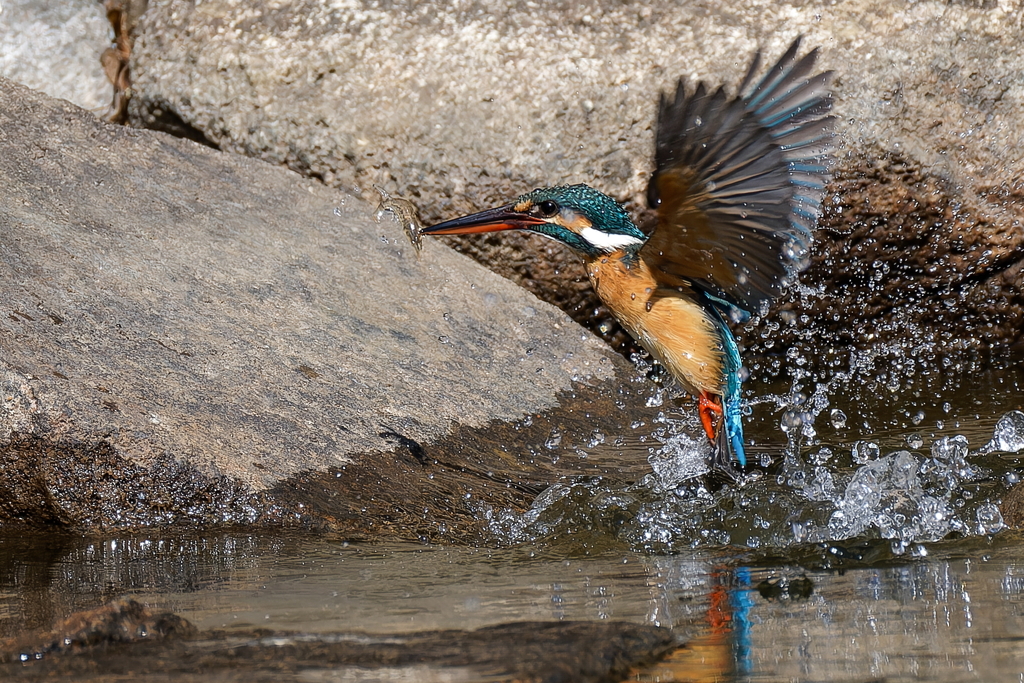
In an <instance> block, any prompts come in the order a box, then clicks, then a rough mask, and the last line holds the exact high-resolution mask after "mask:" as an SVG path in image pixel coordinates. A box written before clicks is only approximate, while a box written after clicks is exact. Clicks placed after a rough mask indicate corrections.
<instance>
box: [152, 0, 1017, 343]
mask: <svg viewBox="0 0 1024 683" xmlns="http://www.w3.org/2000/svg"><path fill="white" fill-rule="evenodd" d="M1021 17H1022V14H1021V12H1020V11H1019V7H1015V6H1011V5H1010V4H1009V3H1002V2H1000V3H947V2H939V1H925V2H895V3H893V2H887V1H886V2H881V1H879V0H863V1H861V2H849V3H840V4H831V5H828V6H827V7H826V6H822V5H819V4H814V3H810V4H808V3H804V2H770V1H768V0H758V1H757V2H753V3H743V4H735V3H723V2H716V1H713V0H712V1H705V2H700V1H695V2H687V3H684V4H682V5H680V4H679V3H676V2H670V1H669V0H656V1H655V2H645V3H637V4H632V3H620V2H611V1H607V0H603V1H602V2H599V3H597V4H593V3H591V4H589V5H586V6H581V5H576V4H574V3H560V4H551V3H546V4H541V5H536V4H534V3H521V2H488V3H476V4H473V3H470V4H461V5H457V6H438V5H435V4H429V3H428V4H424V3H415V2H408V1H399V2H393V3H386V4H384V5H380V4H378V3H369V2H348V3H333V4H331V3H320V2H311V1H309V0H286V1H285V2H276V3H255V4H254V3H250V2H241V0H212V1H211V2H203V3H202V4H193V3H191V2H188V1H187V0H171V1H169V2H164V3H159V4H157V5H156V6H154V7H153V8H151V9H150V11H149V12H148V14H147V15H146V16H145V17H144V19H143V23H142V25H141V28H140V35H139V38H138V42H137V45H136V49H135V53H134V57H133V59H134V63H133V69H134V74H135V79H136V86H137V89H138V91H139V97H138V98H137V100H136V106H137V109H136V113H135V116H136V120H137V121H138V122H140V123H142V124H144V125H159V124H160V121H161V120H162V117H163V118H165V117H167V116H168V115H169V114H174V115H176V116H179V117H180V118H181V119H183V120H184V121H185V122H186V123H187V124H189V125H191V126H192V127H194V129H196V131H198V132H201V133H202V134H203V135H205V137H206V138H207V139H208V140H209V141H211V142H212V143H214V144H216V145H217V146H219V147H220V148H222V149H225V150H230V151H236V152H241V153H244V154H248V155H252V156H257V157H260V158H263V159H266V160H268V161H271V162H273V163H277V164H283V165H287V166H289V167H291V168H293V169H296V170H298V171H300V172H302V173H304V174H306V175H310V176H313V177H317V178H321V179H323V180H324V181H325V182H326V183H327V184H329V185H340V186H346V187H352V186H355V187H359V188H361V189H363V190H364V191H366V190H368V189H369V186H370V185H371V184H372V183H381V184H386V185H388V186H390V187H391V188H392V189H398V190H399V191H400V192H402V193H405V194H408V195H411V196H414V197H418V198H419V199H420V200H421V206H422V207H423V210H424V212H425V214H426V216H427V218H428V219H436V218H441V217H450V216H452V215H454V214H457V213H460V212H466V211H470V210H473V209H477V208H481V207H483V206H486V205H491V204H493V203H495V202H500V201H506V200H507V199H508V198H509V197H513V196H515V195H517V194H518V193H520V192H522V191H523V190H525V189H529V188H532V187H534V186H535V185H540V184H554V183H563V182H564V183H568V182H587V183H590V184H593V185H595V186H596V187H598V188H600V189H602V190H605V191H608V192H610V193H612V194H613V195H615V196H616V197H618V198H620V199H622V200H625V201H627V202H628V203H630V204H631V205H633V206H634V207H635V206H638V205H640V204H641V203H642V201H641V197H642V194H643V190H644V186H645V184H646V181H647V178H648V176H649V172H650V169H651V161H650V159H651V147H652V137H653V125H652V124H653V117H654V103H655V99H656V96H657V93H658V92H659V91H660V90H664V89H666V88H668V87H671V86H672V85H673V84H674V81H675V79H676V77H678V76H680V75H687V76H689V77H691V78H703V79H706V80H708V81H710V82H712V83H722V82H724V83H735V82H736V81H737V80H738V78H739V76H740V75H741V74H742V72H743V70H744V69H745V67H746V65H747V64H748V62H749V59H750V56H751V54H752V53H753V52H754V51H755V49H757V48H758V47H761V48H762V49H763V50H764V52H765V53H766V55H767V56H768V57H769V58H774V57H775V56H777V55H779V54H780V53H781V52H782V51H783V50H784V49H785V47H786V46H787V44H788V43H789V42H790V41H791V40H792V39H793V37H794V36H796V35H797V34H799V33H803V34H805V35H806V41H805V44H806V45H808V46H810V45H821V46H823V48H824V52H823V55H822V60H821V64H822V66H823V67H825V68H832V69H835V70H836V72H837V78H836V80H835V92H836V96H837V100H836V112H837V114H838V116H839V119H840V122H839V126H838V128H839V132H840V143H839V152H838V165H837V169H836V171H837V172H836V178H837V180H836V182H835V183H834V184H833V186H832V187H831V188H830V192H829V195H828V199H827V201H826V209H827V215H826V216H825V218H824V220H823V225H824V226H825V227H826V228H829V229H831V230H832V231H833V232H828V231H824V232H823V233H822V236H821V239H820V241H819V246H818V250H817V252H816V255H815V265H814V267H813V268H812V270H811V272H810V273H808V275H807V276H806V278H805V282H807V283H808V284H811V285H814V286H816V287H819V288H820V290H821V293H819V294H817V295H815V297H812V298H811V299H808V300H805V301H803V302H800V303H799V306H798V308H799V309H800V311H801V312H807V313H810V314H811V318H812V319H811V321H810V322H809V323H808V325H809V330H808V331H809V333H810V336H812V337H815V338H816V337H817V333H818V332H830V333H834V334H835V338H836V339H837V340H840V341H867V342H871V343H877V342H878V341H880V340H882V339H887V338H888V339H895V340H901V341H911V342H913V343H914V344H921V343H923V342H930V343H932V344H933V345H935V346H937V347H942V348H949V347H950V346H962V347H968V348H985V347H1000V346H1003V345H1006V344H1012V343H1014V342H1015V341H1017V340H1019V339H1020V334H1021V333H1020V330H1021V329H1022V328H1024V298H1022V295H1021V289H1022V287H1021V285H1022V281H1024V275H1022V269H1024V259H1022V257H1021V249H1022V248H1024V230H1021V228H1020V223H1019V221H1020V219H1021V213H1022V210H1021V199H1020V191H1019V180H1018V179H1019V178H1020V177H1021V175H1022V174H1024V156H1022V155H1024V152H1022V150H1024V125H1022V119H1021V117H1020V116H1019V110H1020V104H1021V100H1022V98H1024V82H1022V80H1021V78H1020V74H1021V73H1022V72H1024V56H1022V55H1021V53H1020V50H1019V46H1020V44H1021V42H1022V40H1024V28H1022V18H1021ZM501 239H502V240H503V242H502V244H503V245H504V246H497V244H498V242H497V241H476V242H473V243H472V246H470V247H468V248H469V249H470V250H473V251H475V252H476V254H477V255H478V256H479V257H480V258H481V259H486V260H491V261H495V262H498V264H499V265H498V268H499V270H501V271H502V272H504V273H506V274H510V275H514V276H515V277H517V278H518V279H519V280H520V281H521V282H523V283H524V284H526V285H527V286H528V287H531V288H532V289H533V290H534V291H536V292H538V293H539V294H540V295H541V296H542V297H543V298H545V299H547V300H552V301H557V302H559V303H560V305H562V306H563V307H564V308H565V309H566V310H570V311H573V314H574V315H575V316H576V317H577V318H578V319H581V320H585V319H590V318H591V317H592V316H594V315H595V313H594V308H595V306H596V305H597V304H596V301H595V300H594V299H593V297H592V296H591V295H589V294H588V293H587V291H586V287H585V285H579V284H574V283H573V282H571V281H572V280H573V277H574V276H577V277H576V279H577V280H579V279H580V277H578V276H580V275H581V273H582V271H581V270H580V269H579V267H578V265H577V264H576V262H575V261H574V260H573V259H572V258H571V257H570V256H569V255H568V254H566V253H565V252H563V251H559V250H558V249H556V248H555V247H553V246H552V245H550V244H545V245H544V248H546V249H547V250H548V253H547V255H548V256H549V257H550V258H551V259H552V260H553V265H552V263H551V262H545V259H534V258H530V257H529V256H524V253H526V252H528V251H530V250H532V249H533V248H536V245H527V244H524V243H523V242H522V241H519V242H516V241H515V238H510V237H509V236H508V235H502V236H501ZM509 239H512V242H509V241H508V240H509ZM509 244H511V246H508V245H509ZM559 271H562V272H559ZM566 276H568V277H566ZM566 280H569V281H570V282H569V283H568V284H567V283H566ZM596 317H597V318H598V319H600V318H601V317H602V314H601V313H600V311H598V312H597V313H596ZM866 319H867V321H868V322H865V320H866Z"/></svg>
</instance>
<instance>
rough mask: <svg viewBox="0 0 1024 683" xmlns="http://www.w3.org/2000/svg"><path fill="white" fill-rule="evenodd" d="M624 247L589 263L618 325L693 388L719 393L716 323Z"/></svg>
mask: <svg viewBox="0 0 1024 683" xmlns="http://www.w3.org/2000/svg"><path fill="white" fill-rule="evenodd" d="M623 256H624V253H623V252H615V253H612V254H608V255H605V256H599V257H597V258H595V259H593V260H591V261H589V262H588V263H587V274H588V275H589V276H590V281H591V283H593V285H594V289H595V290H597V295H598V296H599V297H601V300H602V301H604V302H605V304H606V305H607V306H608V307H609V308H610V309H612V313H614V314H615V317H616V318H618V320H619V322H620V323H622V326H623V327H625V328H626V330H627V331H628V332H629V333H630V334H631V335H633V338H634V339H636V340H637V341H638V342H640V344H641V345H642V346H643V347H644V348H645V349H647V351H648V352H649V353H650V354H651V355H653V356H654V357H655V358H657V359H658V361H659V362H661V364H662V365H664V366H665V367H666V368H667V369H668V371H669V372H670V373H672V376H673V377H675V378H676V380H677V381H678V382H679V383H680V384H681V385H682V386H683V388H684V389H686V390H687V391H689V392H690V393H692V394H698V393H699V392H701V391H707V392H709V393H712V394H718V395H721V394H722V391H723V389H724V385H725V377H724V376H723V366H724V358H723V356H722V348H721V343H720V342H719V339H718V332H717V330H716V329H715V325H714V323H713V322H712V321H711V320H710V319H709V318H708V316H707V314H706V313H705V312H704V310H703V309H702V308H701V307H700V306H699V305H698V304H697V303H696V302H695V301H694V300H693V299H692V298H691V297H692V296H693V293H692V290H689V289H687V288H685V287H683V288H682V291H680V288H673V287H664V286H659V285H658V283H657V281H656V280H655V279H654V277H653V275H652V274H651V271H650V269H649V268H648V267H647V265H646V264H645V263H644V262H643V260H642V259H640V258H639V257H637V258H635V259H633V260H632V261H631V262H629V263H628V265H627V262H625V261H623Z"/></svg>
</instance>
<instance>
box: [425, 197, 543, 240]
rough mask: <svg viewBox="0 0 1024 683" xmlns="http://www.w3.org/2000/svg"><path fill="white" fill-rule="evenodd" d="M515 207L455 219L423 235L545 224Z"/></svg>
mask: <svg viewBox="0 0 1024 683" xmlns="http://www.w3.org/2000/svg"><path fill="white" fill-rule="evenodd" d="M513 206H514V205H512V204H507V205H505V206H499V207H498V208H496V209H487V210H486V211H481V212H479V213H473V214H470V215H468V216H463V217H462V218H453V219H452V220H450V221H445V222H444V223H438V224H437V225H431V226H430V227H429V228H424V229H423V230H422V231H421V233H420V234H423V235H468V234H470V233H474V232H497V231H498V230H517V229H522V228H528V227H530V226H531V225H541V224H543V223H545V222H546V221H544V220H543V219H541V218H538V217H537V216H531V215H530V214H528V213H522V212H520V211H516V210H515V209H514V208H513Z"/></svg>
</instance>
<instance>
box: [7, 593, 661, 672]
mask: <svg viewBox="0 0 1024 683" xmlns="http://www.w3.org/2000/svg"><path fill="white" fill-rule="evenodd" d="M126 615H127V618H126ZM71 622H74V623H73V624H72V623H71ZM62 628H63V629H70V630H59V629H62ZM146 629H148V630H146ZM55 633H56V634H58V641H54V642H56V644H53V643H51V641H50V640H49V639H48V638H45V639H44V640H43V642H42V643H35V644H32V643H26V644H24V645H20V646H13V649H5V650H4V652H3V654H2V656H0V672H3V674H4V680H54V679H55V678H58V677H74V680H77V681H95V682H99V681H112V680H123V677H124V676H131V677H132V678H133V680H145V679H148V678H150V677H154V676H157V677H160V678H161V679H165V678H166V677H167V676H169V675H173V676H189V677H196V676H204V677H207V676H216V677H217V680H230V681H243V680H244V681H277V680H283V679H287V680H293V679H294V678H295V677H320V676H323V675H328V676H330V677H332V678H344V677H346V676H347V675H357V676H365V675H366V673H367V672H374V673H375V674H376V675H377V676H378V677H379V678H380V680H391V679H394V680H409V679H410V678H414V679H422V680H465V681H475V680H487V681H522V682H523V683H530V682H537V683H541V682H544V683H560V682H562V681H564V682H565V683H577V682H578V683H587V682H594V683H598V682H603V681H608V682H614V681H619V680H622V679H623V678H624V677H625V676H626V674H627V673H628V672H629V670H630V669H631V668H632V667H635V666H641V665H645V664H650V663H652V662H654V661H655V660H657V659H658V658H660V657H661V656H662V655H664V654H665V653H666V652H668V651H669V650H671V649H673V648H674V647H677V646H678V645H679V642H678V640H677V638H676V636H675V635H674V634H673V633H672V631H670V630H669V629H664V628H659V627H656V626H645V625H640V624H630V623H624V622H520V623H509V624H499V625H496V626H489V627H486V628H481V629H478V630H476V631H458V630H447V631H427V632H421V633H409V634H390V635H380V636H376V635H373V634H367V633H360V632H355V633H321V634H307V633H281V632H271V631H265V630H264V631H255V632H245V631H242V630H232V631H225V632H221V631H209V632H203V633H197V632H196V629H195V627H193V626H192V625H191V624H189V623H188V622H187V621H185V620H184V619H181V618H180V617H177V616H175V615H173V614H166V615H159V616H158V617H153V616H151V615H149V614H148V612H146V610H145V608H143V607H142V606H141V605H139V604H138V603H136V602H134V601H118V602H115V603H111V604H110V605H107V606H104V607H102V608H100V609H98V610H94V611H90V612H85V613H81V614H77V615H73V616H72V617H71V618H70V619H69V620H68V624H63V625H60V626H59V627H58V630H57V631H55ZM63 634H67V635H66V638H64V639H61V638H63ZM65 640H67V641H71V642H73V643H74V644H73V645H65ZM84 650H88V655H89V656H88V657H68V656H66V655H67V654H69V653H73V652H82V651H84ZM190 680H192V678H190Z"/></svg>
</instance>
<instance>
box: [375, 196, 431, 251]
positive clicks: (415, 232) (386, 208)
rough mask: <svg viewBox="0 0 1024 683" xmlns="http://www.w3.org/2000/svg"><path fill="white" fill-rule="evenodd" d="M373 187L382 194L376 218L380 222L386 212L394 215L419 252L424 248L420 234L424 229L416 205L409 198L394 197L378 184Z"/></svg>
mask: <svg viewBox="0 0 1024 683" xmlns="http://www.w3.org/2000/svg"><path fill="white" fill-rule="evenodd" d="M373 189H375V190H377V193H378V194H379V195H380V203H379V204H377V212H376V213H375V214H373V218H374V220H376V221H377V222H378V223H380V222H381V219H383V218H384V214H385V213H390V214H391V215H392V216H394V217H395V220H397V221H398V222H399V223H401V224H402V228H404V229H405V234H406V235H407V236H408V237H409V241H410V242H412V246H414V247H416V253H417V254H418V253H419V252H420V249H422V248H423V239H422V236H421V235H420V232H421V231H422V230H423V223H422V222H421V221H420V217H419V214H418V213H417V211H416V205H415V204H413V203H412V202H410V201H409V200H408V199H402V198H401V197H392V196H391V195H390V194H388V192H387V190H385V189H383V188H380V187H377V186H376V185H374V186H373Z"/></svg>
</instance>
